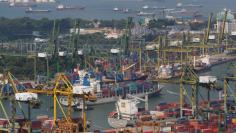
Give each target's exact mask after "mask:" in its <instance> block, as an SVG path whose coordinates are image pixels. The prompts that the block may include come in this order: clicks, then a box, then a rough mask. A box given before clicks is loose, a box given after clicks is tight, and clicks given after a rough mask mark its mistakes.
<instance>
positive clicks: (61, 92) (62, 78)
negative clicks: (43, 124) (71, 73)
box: [27, 73, 96, 133]
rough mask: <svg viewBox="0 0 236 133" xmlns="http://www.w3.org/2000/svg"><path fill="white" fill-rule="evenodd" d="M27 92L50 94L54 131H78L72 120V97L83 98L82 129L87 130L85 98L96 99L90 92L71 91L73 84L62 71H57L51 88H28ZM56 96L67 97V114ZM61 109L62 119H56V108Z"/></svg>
mask: <svg viewBox="0 0 236 133" xmlns="http://www.w3.org/2000/svg"><path fill="white" fill-rule="evenodd" d="M27 92H31V93H37V94H46V95H51V96H52V97H53V107H54V108H53V124H54V131H65V130H66V129H68V130H67V131H68V132H70V133H72V132H73V131H74V130H76V131H77V132H78V124H77V123H76V122H75V121H73V119H72V101H73V98H74V97H79V98H82V99H83V103H84V104H83V106H84V107H83V117H82V118H83V122H82V123H83V131H84V132H85V131H86V130H87V125H86V123H87V121H86V113H85V111H84V108H85V100H91V101H94V100H96V97H94V96H92V95H91V94H90V93H83V94H75V93H73V86H72V84H71V83H70V81H69V80H68V78H67V76H66V75H65V74H63V73H59V74H58V75H57V78H56V80H55V84H54V85H53V88H52V89H39V90H37V89H30V90H28V91H27ZM58 96H66V97H67V99H68V107H67V114H66V113H65V111H64V109H63V108H62V106H61V105H60V103H59V101H58V98H57V97H58ZM57 105H59V108H60V109H61V111H62V113H63V116H64V120H61V121H58V120H57V108H58V106H57Z"/></svg>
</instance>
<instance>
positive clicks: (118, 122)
mask: <svg viewBox="0 0 236 133" xmlns="http://www.w3.org/2000/svg"><path fill="white" fill-rule="evenodd" d="M108 124H109V125H110V126H111V127H113V128H123V127H126V126H127V125H128V120H124V119H117V118H110V117H108Z"/></svg>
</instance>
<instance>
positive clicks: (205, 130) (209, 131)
mask: <svg viewBox="0 0 236 133" xmlns="http://www.w3.org/2000/svg"><path fill="white" fill-rule="evenodd" d="M202 133H213V131H212V129H202Z"/></svg>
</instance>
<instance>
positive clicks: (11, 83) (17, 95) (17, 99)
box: [0, 72, 40, 133]
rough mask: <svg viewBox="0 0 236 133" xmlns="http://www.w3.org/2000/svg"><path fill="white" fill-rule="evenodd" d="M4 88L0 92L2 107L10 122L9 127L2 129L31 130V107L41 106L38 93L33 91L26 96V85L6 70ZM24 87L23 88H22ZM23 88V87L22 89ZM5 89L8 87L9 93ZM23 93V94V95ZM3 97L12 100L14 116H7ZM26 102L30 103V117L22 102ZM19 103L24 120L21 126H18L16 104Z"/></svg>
mask: <svg viewBox="0 0 236 133" xmlns="http://www.w3.org/2000/svg"><path fill="white" fill-rule="evenodd" d="M2 83H3V85H2V88H1V94H0V105H1V108H2V110H3V112H4V116H5V117H6V119H7V121H8V124H9V129H8V127H7V128H1V129H0V131H8V132H10V131H15V129H19V130H20V133H22V132H24V131H25V130H26V131H27V132H31V131H32V129H31V125H32V123H31V121H30V120H31V107H33V108H38V107H39V106H40V103H39V101H38V99H37V95H36V94H33V93H31V94H30V95H27V96H26V93H24V89H25V88H24V87H23V85H22V84H20V82H19V81H18V80H17V79H16V78H15V77H14V76H13V75H12V74H11V73H10V72H5V73H4V76H3V79H2ZM22 87H23V88H22ZM20 88H21V89H20ZM4 89H8V91H10V92H8V94H4V92H3V91H4ZM22 94H23V95H22ZM2 98H4V99H8V100H10V102H11V110H12V111H11V113H12V116H11V118H10V119H9V117H8V116H7V115H8V114H7V112H6V110H5V108H4V107H3V105H2V102H1V100H2ZM22 102H23V103H26V104H27V105H28V118H26V116H25V113H24V111H23V108H22V105H21V103H22ZM16 104H17V105H18V107H19V109H20V111H21V113H22V114H23V118H24V120H23V121H22V123H21V125H20V126H16V125H15V123H16V110H17V108H16V106H17V105H16Z"/></svg>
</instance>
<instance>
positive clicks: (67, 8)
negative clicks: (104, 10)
mask: <svg viewBox="0 0 236 133" xmlns="http://www.w3.org/2000/svg"><path fill="white" fill-rule="evenodd" d="M84 8H85V7H77V6H65V5H63V4H59V5H58V6H57V7H56V9H57V10H58V11H63V10H73V9H80V10H83V9H84Z"/></svg>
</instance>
